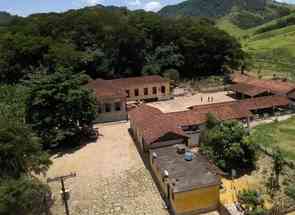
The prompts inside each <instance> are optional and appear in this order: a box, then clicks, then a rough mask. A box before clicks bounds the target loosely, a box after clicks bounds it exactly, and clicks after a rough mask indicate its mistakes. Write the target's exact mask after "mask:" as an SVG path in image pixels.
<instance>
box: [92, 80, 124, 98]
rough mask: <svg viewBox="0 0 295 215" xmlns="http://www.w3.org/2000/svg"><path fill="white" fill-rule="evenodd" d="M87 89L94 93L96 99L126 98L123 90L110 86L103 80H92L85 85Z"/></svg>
mask: <svg viewBox="0 0 295 215" xmlns="http://www.w3.org/2000/svg"><path fill="white" fill-rule="evenodd" d="M87 87H88V88H90V89H92V90H94V91H95V94H96V97H97V98H98V99H99V98H102V97H120V98H122V97H126V93H125V91H124V90H122V89H120V88H118V87H115V86H113V85H111V84H110V83H109V82H107V81H105V80H103V79H96V80H92V81H90V82H89V83H88V84H87Z"/></svg>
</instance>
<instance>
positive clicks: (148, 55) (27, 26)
mask: <svg viewBox="0 0 295 215" xmlns="http://www.w3.org/2000/svg"><path fill="white" fill-rule="evenodd" d="M225 44H226V45H225ZM243 58H244V53H243V52H242V50H241V46H240V44H239V43H238V41H237V40H236V39H234V38H233V37H231V36H229V35H228V34H227V33H225V32H224V31H222V30H219V29H217V28H216V27H215V26H214V25H213V23H212V22H210V21H208V20H207V19H191V18H181V19H177V20H175V19H170V18H165V17H161V16H159V15H157V14H155V13H147V12H144V11H135V12H131V11H128V10H127V9H124V8H107V9H105V8H103V7H101V6H99V7H92V8H85V9H81V10H72V11H68V12H65V13H61V14H58V13H50V14H36V15H32V16H29V17H27V18H20V17H18V18H17V19H16V20H14V21H13V23H12V24H11V25H9V26H8V27H7V28H5V31H4V32H3V33H1V34H0V71H1V73H0V81H1V82H6V83H16V82H19V81H20V80H22V79H30V78H31V77H35V76H36V75H35V74H36V73H38V72H39V70H40V69H42V70H43V71H44V69H45V70H47V72H48V73H50V72H51V71H53V70H54V68H57V67H60V66H62V67H68V68H71V69H72V70H73V71H75V72H80V71H85V72H86V73H87V74H88V75H90V76H91V77H92V78H97V77H100V78H117V77H126V76H136V75H142V74H163V73H165V72H167V71H171V70H173V71H174V72H175V70H177V71H178V72H179V73H180V75H181V76H182V77H195V76H198V75H209V74H213V73H215V74H217V73H218V72H220V71H222V70H223V68H224V67H226V68H228V67H232V68H237V67H239V66H240V65H241V63H242V61H243Z"/></svg>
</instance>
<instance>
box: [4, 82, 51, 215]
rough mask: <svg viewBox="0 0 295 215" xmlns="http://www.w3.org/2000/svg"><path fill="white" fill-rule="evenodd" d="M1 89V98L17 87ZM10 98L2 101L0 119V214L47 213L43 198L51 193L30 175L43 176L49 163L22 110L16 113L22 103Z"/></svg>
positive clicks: (34, 214)
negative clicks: (25, 122)
mask: <svg viewBox="0 0 295 215" xmlns="http://www.w3.org/2000/svg"><path fill="white" fill-rule="evenodd" d="M3 88H4V89H5V90H3V89H1V90H0V92H2V93H3V91H4V92H5V93H3V94H1V95H4V94H6V95H8V96H9V95H10V92H18V90H16V89H17V88H18V87H17V86H15V88H16V89H15V88H14V87H11V88H10V87H8V86H6V87H3ZM21 89H23V88H22V87H21ZM15 95H21V94H19V92H18V93H17V94H15ZM9 98H12V97H8V98H7V100H1V107H2V108H4V109H5V111H3V112H1V115H0V169H1V171H0V214H7V215H14V214H24V215H39V214H42V213H43V212H44V211H45V210H46V207H45V205H44V200H45V199H44V198H45V196H48V195H49V194H50V190H49V188H48V187H47V186H46V185H44V184H42V183H41V182H40V181H39V180H37V179H36V178H35V177H34V176H33V175H35V174H40V173H45V172H46V170H47V169H48V167H49V165H50V164H51V161H50V160H49V155H48V154H47V153H46V152H45V151H43V150H42V145H41V142H40V139H39V138H38V137H37V136H36V134H34V133H33V131H32V129H31V128H30V127H29V126H27V125H25V124H24V120H23V116H24V111H23V110H24V109H21V110H20V111H16V109H17V107H22V106H23V104H22V99H19V98H16V99H15V100H13V99H12V100H10V99H9ZM18 102H20V104H17V103H18ZM9 107H11V109H9ZM9 111H11V112H9ZM15 113H16V114H15ZM14 114H15V115H14ZM7 117H10V118H9V120H8V118H7ZM48 206H49V205H48Z"/></svg>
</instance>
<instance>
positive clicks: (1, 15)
mask: <svg viewBox="0 0 295 215" xmlns="http://www.w3.org/2000/svg"><path fill="white" fill-rule="evenodd" d="M14 18H15V16H12V15H10V14H9V13H7V12H2V11H0V26H5V25H8V24H9V23H11V21H12V20H13V19H14Z"/></svg>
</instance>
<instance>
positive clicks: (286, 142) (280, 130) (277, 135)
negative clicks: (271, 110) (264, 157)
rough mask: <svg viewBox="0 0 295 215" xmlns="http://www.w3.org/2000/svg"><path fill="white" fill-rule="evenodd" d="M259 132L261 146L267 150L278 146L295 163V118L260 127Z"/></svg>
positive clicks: (257, 128) (257, 129) (258, 127)
mask: <svg viewBox="0 0 295 215" xmlns="http://www.w3.org/2000/svg"><path fill="white" fill-rule="evenodd" d="M255 131H257V133H256V134H257V138H258V140H257V141H258V142H259V144H261V145H263V146H264V147H266V148H269V147H273V146H278V147H279V148H280V149H281V150H282V152H283V153H284V155H285V156H286V158H287V159H290V160H294V161H295V117H292V118H290V119H288V120H285V121H281V122H273V123H270V124H263V125H259V126H257V127H256V128H255V129H254V132H255Z"/></svg>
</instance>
